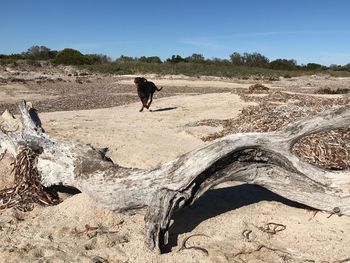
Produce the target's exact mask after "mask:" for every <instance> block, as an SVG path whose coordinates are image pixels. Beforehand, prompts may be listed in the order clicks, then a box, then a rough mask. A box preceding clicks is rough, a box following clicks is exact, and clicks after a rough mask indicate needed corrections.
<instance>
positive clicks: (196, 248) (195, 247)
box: [178, 234, 209, 256]
mask: <svg viewBox="0 0 350 263" xmlns="http://www.w3.org/2000/svg"><path fill="white" fill-rule="evenodd" d="M195 236H203V237H209V236H207V235H205V234H193V235H191V236H188V237H186V238H185V239H184V240H183V241H182V244H181V247H180V248H179V250H178V251H181V250H184V249H195V250H199V251H202V252H203V253H204V254H205V255H207V256H209V252H208V250H206V249H205V248H202V247H199V246H190V247H188V246H187V245H186V242H187V241H188V240H189V239H190V238H191V237H195Z"/></svg>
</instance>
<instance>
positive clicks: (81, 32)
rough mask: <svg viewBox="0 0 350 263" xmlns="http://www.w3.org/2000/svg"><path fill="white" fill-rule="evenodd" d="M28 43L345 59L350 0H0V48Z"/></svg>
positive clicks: (6, 50)
mask: <svg viewBox="0 0 350 263" xmlns="http://www.w3.org/2000/svg"><path fill="white" fill-rule="evenodd" d="M33 45H44V46H47V47H49V48H51V49H54V50H61V49H63V48H66V47H70V48H75V49H78V50H80V51H81V52H82V53H102V54H106V55H108V56H110V57H112V58H113V59H115V58H117V57H119V56H120V55H122V54H123V55H127V56H142V55H145V56H153V55H154V56H159V57H161V58H162V59H165V58H168V57H170V56H171V55H173V54H179V55H181V56H189V55H191V54H192V53H201V54H203V55H204V56H205V57H206V58H212V57H219V58H229V55H230V54H232V53H233V52H235V51H236V52H240V53H243V52H255V51H256V52H260V53H262V54H263V55H265V56H267V57H268V58H270V59H276V58H293V59H296V60H297V61H298V63H299V64H301V63H308V62H316V63H321V64H325V65H329V64H347V63H350V0H237V1H235V0H225V1H224V0H211V1H209V0H172V1H170V0H169V1H167V0H154V1H152V0H148V1H146V0H145V1H133V0H129V1H117V0H115V1H112V0H99V1H98V0H96V1H92V0H70V1H69V0H62V1H60V0H51V1H50V0H22V1H19V0H1V2H0V53H2V54H10V53H19V52H22V51H26V50H27V49H28V48H29V47H31V46H33Z"/></svg>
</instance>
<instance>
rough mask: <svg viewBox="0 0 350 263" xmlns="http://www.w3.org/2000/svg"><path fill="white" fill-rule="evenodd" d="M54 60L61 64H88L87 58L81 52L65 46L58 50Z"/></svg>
mask: <svg viewBox="0 0 350 263" xmlns="http://www.w3.org/2000/svg"><path fill="white" fill-rule="evenodd" d="M54 62H55V63H56V64H63V65H83V64H90V63H89V59H88V58H87V57H85V56H84V55H83V54H81V53H80V52H79V51H78V50H75V49H71V48H65V49H63V50H62V51H60V52H58V54H57V56H56V58H55V60H54Z"/></svg>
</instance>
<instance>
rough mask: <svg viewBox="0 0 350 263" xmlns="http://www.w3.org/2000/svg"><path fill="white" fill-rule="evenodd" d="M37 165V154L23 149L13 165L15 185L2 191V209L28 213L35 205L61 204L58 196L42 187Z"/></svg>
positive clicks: (0, 201)
mask: <svg viewBox="0 0 350 263" xmlns="http://www.w3.org/2000/svg"><path fill="white" fill-rule="evenodd" d="M36 164H37V154H36V153H35V152H34V151H33V150H32V149H31V148H29V147H21V149H20V151H19V153H18V154H17V156H16V159H15V161H14V163H13V164H12V165H13V170H12V172H14V185H13V186H12V187H9V188H6V189H3V190H1V191H0V209H5V208H11V207H16V208H17V209H19V210H21V211H28V210H31V209H32V208H33V204H34V203H37V204H41V205H54V204H57V203H58V202H59V199H58V196H57V194H55V193H53V192H49V191H47V190H46V189H45V188H44V187H43V186H42V185H41V182H40V179H41V178H40V174H39V171H38V169H37V167H36Z"/></svg>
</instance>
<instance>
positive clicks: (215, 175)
mask: <svg viewBox="0 0 350 263" xmlns="http://www.w3.org/2000/svg"><path fill="white" fill-rule="evenodd" d="M19 108H20V112H21V115H22V124H23V128H22V130H18V131H14V132H6V133H4V132H3V133H1V132H0V146H1V149H0V153H2V154H3V153H4V152H5V151H7V152H9V153H10V154H12V155H13V156H16V154H17V153H18V149H19V146H20V145H27V146H30V147H31V148H32V149H33V150H35V151H38V152H40V155H39V157H38V164H37V165H38V170H39V172H40V173H41V178H42V184H43V185H45V186H51V185H66V186H73V187H75V188H77V189H79V190H80V191H82V192H84V193H86V194H88V195H89V196H91V197H92V198H93V199H95V200H96V201H97V202H99V203H101V204H103V205H104V206H106V207H107V208H109V209H111V210H115V211H128V210H140V209H147V212H146V216H145V221H146V231H147V233H146V240H147V243H148V247H149V248H150V249H154V248H157V249H160V248H161V247H162V245H164V244H165V243H166V242H167V240H166V238H165V237H166V236H167V235H166V233H167V230H168V227H169V223H170V219H171V217H172V215H173V213H174V211H176V210H179V209H181V208H183V207H185V206H188V205H190V204H192V203H193V202H194V201H195V200H197V199H198V198H199V197H200V196H201V195H202V194H203V193H204V192H205V191H207V190H208V189H210V188H211V187H213V186H214V185H217V184H219V183H222V182H224V181H240V182H246V183H250V184H257V185H260V186H263V187H265V188H267V189H269V190H271V191H273V192H275V193H277V194H279V195H281V196H283V197H285V198H288V199H290V200H293V201H297V202H299V203H302V204H305V205H307V206H310V207H313V208H316V209H319V210H324V211H328V212H331V213H337V214H340V215H350V174H349V172H347V171H342V172H341V171H327V170H323V169H320V168H318V167H315V166H312V165H310V164H308V163H306V162H304V161H303V160H300V159H299V158H298V157H297V156H295V155H293V154H292V152H291V149H292V147H293V145H294V143H295V142H297V141H298V140H299V139H300V138H301V137H303V136H306V135H309V134H312V133H317V132H320V131H325V130H329V129H335V128H341V127H349V125H350V106H346V107H343V108H339V109H336V110H330V111H328V112H324V113H323V114H321V115H319V116H317V117H312V118H308V119H305V120H302V121H299V122H296V123H294V124H291V125H289V126H287V127H285V128H284V129H283V130H281V131H279V132H273V133H246V134H233V135H230V136H226V137H224V138H222V139H219V140H216V141H214V142H213V143H211V144H208V145H206V146H204V147H202V148H200V149H197V150H194V151H192V152H189V153H187V154H184V155H182V156H180V157H179V158H177V159H175V160H174V161H171V162H168V163H165V164H163V165H162V166H160V167H158V168H156V169H153V170H139V169H129V168H124V167H120V166H118V165H117V164H113V162H111V160H110V159H109V158H108V157H106V156H105V154H106V150H105V149H97V148H94V147H92V146H91V145H84V144H80V143H77V142H69V141H63V140H60V139H56V138H52V137H51V136H50V135H48V134H46V133H44V131H43V129H42V127H41V122H40V119H39V117H38V115H37V114H36V111H35V110H34V109H32V108H30V107H28V106H27V105H26V103H25V102H22V103H21V104H20V105H19ZM243 198H244V197H243Z"/></svg>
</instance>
